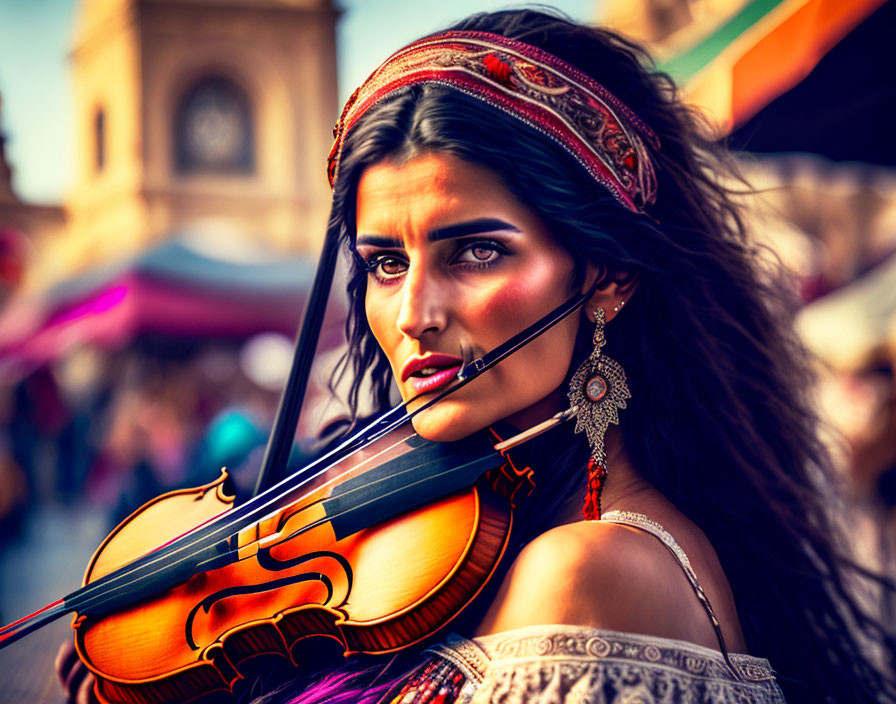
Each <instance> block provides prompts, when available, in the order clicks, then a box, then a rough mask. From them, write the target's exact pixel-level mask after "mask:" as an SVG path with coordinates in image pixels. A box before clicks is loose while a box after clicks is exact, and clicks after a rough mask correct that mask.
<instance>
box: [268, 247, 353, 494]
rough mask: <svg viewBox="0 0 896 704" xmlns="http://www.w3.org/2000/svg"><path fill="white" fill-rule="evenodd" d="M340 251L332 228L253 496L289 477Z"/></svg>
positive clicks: (315, 277)
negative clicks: (287, 474)
mask: <svg viewBox="0 0 896 704" xmlns="http://www.w3.org/2000/svg"><path fill="white" fill-rule="evenodd" d="M338 254H339V237H338V235H337V234H336V233H335V232H331V231H329V230H328V231H327V235H326V237H324V246H323V249H322V250H321V253H320V259H319V261H318V264H317V271H316V272H315V274H314V283H313V284H312V286H311V292H310V293H309V294H308V300H307V301H306V302H305V311H304V313H303V314H302V326H301V329H300V331H299V336H298V340H297V341H296V346H295V350H294V351H293V357H292V364H291V365H290V368H289V375H288V376H287V377H286V384H285V385H284V386H283V392H282V393H281V395H280V403H279V405H278V407H277V414H276V416H275V417H274V426H273V429H272V430H271V435H270V437H269V438H268V444H267V446H266V447H265V451H264V458H263V459H262V461H261V469H260V470H259V472H258V479H256V481H255V490H254V491H253V493H252V496H258V494H260V493H262V492H263V491H264V490H265V489H267V488H268V487H270V486H272V485H273V484H276V483H277V481H278V480H280V479H282V478H283V477H284V476H285V472H284V471H283V469H284V468H285V467H286V464H287V462H288V461H289V456H290V454H291V452H292V447H293V443H294V442H295V436H296V428H297V427H298V424H299V416H301V414H302V405H303V404H304V401H305V392H306V391H307V389H308V378H309V377H310V375H311V365H312V363H313V362H314V353H315V352H316V351H317V343H318V340H319V339H320V329H321V326H322V325H323V321H324V315H325V314H326V312H327V301H328V300H329V298H330V287H331V286H332V284H333V274H334V273H335V271H336V258H337V256H338Z"/></svg>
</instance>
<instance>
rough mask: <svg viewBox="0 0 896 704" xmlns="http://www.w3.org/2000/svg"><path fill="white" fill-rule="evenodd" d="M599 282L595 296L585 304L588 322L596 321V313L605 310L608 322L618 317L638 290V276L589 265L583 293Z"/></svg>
mask: <svg viewBox="0 0 896 704" xmlns="http://www.w3.org/2000/svg"><path fill="white" fill-rule="evenodd" d="M595 282H597V288H596V289H595V291H594V294H593V295H592V296H591V298H590V299H589V300H588V302H587V303H586V304H585V306H584V309H585V314H586V315H587V316H588V320H591V321H593V320H594V311H595V310H596V309H598V308H603V309H604V314H605V316H606V317H605V319H606V321H607V322H609V321H611V320H612V319H613V318H615V317H616V314H617V313H619V311H621V310H622V308H623V307H624V306H625V304H626V303H627V302H628V300H629V299H630V298H631V297H632V295H633V294H634V292H635V289H637V288H638V274H637V273H632V272H630V271H607V270H606V269H603V268H602V267H598V266H595V265H594V264H590V263H589V264H588V265H587V266H586V269H585V284H584V286H583V287H582V293H585V292H586V291H588V290H590V289H591V287H592V286H594V284H595Z"/></svg>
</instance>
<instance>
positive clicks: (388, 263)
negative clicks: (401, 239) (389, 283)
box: [366, 255, 407, 279]
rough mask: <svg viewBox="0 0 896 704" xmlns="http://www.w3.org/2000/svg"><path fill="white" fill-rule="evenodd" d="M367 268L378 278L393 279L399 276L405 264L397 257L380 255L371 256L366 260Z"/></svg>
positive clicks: (405, 266)
mask: <svg viewBox="0 0 896 704" xmlns="http://www.w3.org/2000/svg"><path fill="white" fill-rule="evenodd" d="M366 266H367V270H368V271H369V272H370V273H371V274H373V275H374V276H376V277H377V278H379V279H394V278H397V277H399V276H401V275H402V274H403V273H404V272H405V269H407V264H405V263H404V262H403V261H402V260H401V259H399V258H398V257H392V256H387V255H380V256H375V257H371V258H370V259H368V260H367V262H366Z"/></svg>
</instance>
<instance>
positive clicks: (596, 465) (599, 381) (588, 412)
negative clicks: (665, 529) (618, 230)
mask: <svg viewBox="0 0 896 704" xmlns="http://www.w3.org/2000/svg"><path fill="white" fill-rule="evenodd" d="M619 307H620V306H617V307H616V310H618V309H619ZM594 323H595V326H594V337H593V341H594V349H593V350H591V354H590V355H589V356H588V359H586V360H585V361H584V362H582V365H581V366H580V367H579V368H578V369H577V370H576V373H575V374H573V376H572V381H570V384H569V394H567V396H568V398H569V402H570V404H571V405H572V406H573V408H574V409H575V415H576V428H575V432H577V433H581V432H582V431H584V432H585V435H586V436H587V438H588V445H589V446H590V447H591V459H589V460H588V491H587V493H586V494H585V506H584V507H583V509H582V513H583V514H584V516H585V519H586V520H589V521H591V520H599V519H600V494H601V490H602V489H603V484H604V479H605V477H606V475H607V452H606V449H605V448H604V436H605V435H606V434H607V428H608V427H609V425H610V423H616V424H617V425H618V424H619V409H620V408H625V407H626V401H627V400H628V399H630V398H631V397H632V394H631V392H630V391H629V389H628V385H627V384H626V382H625V371H624V370H623V369H622V367H621V366H620V364H619V362H617V361H616V360H615V359H612V358H610V357H607V356H606V355H604V354H601V350H602V349H603V347H604V345H605V344H606V338H605V337H604V325H605V324H606V314H605V313H604V309H603V308H598V309H597V310H596V311H594Z"/></svg>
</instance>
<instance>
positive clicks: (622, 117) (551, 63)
mask: <svg viewBox="0 0 896 704" xmlns="http://www.w3.org/2000/svg"><path fill="white" fill-rule="evenodd" d="M420 84H437V85H444V86H447V87H449V88H453V89H455V90H458V91H460V92H462V93H465V94H467V95H470V96H472V97H474V98H477V99H479V100H481V101H483V102H484V103H487V104H488V105H491V106H492V107H494V108H497V109H498V110H501V111H503V112H505V113H507V114H508V115H511V116H513V117H515V118H517V119H519V120H521V121H522V122H525V123H526V124H527V125H529V126H531V127H533V128H535V129H537V130H538V131H539V132H541V133H543V134H545V135H546V136H548V137H550V138H551V139H553V140H554V141H556V142H557V143H558V144H560V146H562V147H563V148H564V149H566V151H567V152H569V153H570V154H571V155H572V156H573V157H574V158H575V159H576V160H577V161H578V162H579V163H580V164H581V165H582V166H584V167H585V169H586V170H587V171H588V173H590V174H591V175H592V176H593V177H594V178H595V180H597V181H598V182H600V183H602V184H603V185H604V186H606V188H608V189H609V190H610V192H611V193H612V194H613V195H614V196H615V197H616V199H617V200H618V201H619V202H620V203H622V204H623V205H624V206H626V207H627V208H628V209H629V210H632V211H634V212H636V213H640V212H642V208H643V207H644V206H645V205H648V204H650V203H653V202H654V200H655V198H656V176H655V174H654V171H653V165H652V164H651V161H650V156H649V155H648V153H647V149H646V147H645V145H644V141H643V140H647V141H648V142H649V143H650V144H651V145H653V146H654V147H658V146H659V142H658V140H657V138H656V135H654V133H653V132H652V131H651V130H650V128H649V127H647V126H646V125H645V124H644V123H643V122H642V121H641V120H640V119H639V118H638V116H637V115H635V114H634V113H633V112H632V111H631V110H629V109H628V108H627V107H626V106H625V105H623V104H622V103H621V102H620V101H619V100H618V99H617V98H616V97H615V96H613V95H612V94H611V93H610V92H609V91H608V90H607V89H606V88H604V87H603V86H602V85H600V84H599V83H597V82H596V81H594V80H593V79H592V78H591V77H589V76H588V75H586V74H585V73H583V72H582V71H579V70H578V69H577V68H575V67H574V66H570V65H569V64H567V63H566V62H564V61H561V60H560V59H558V58H557V57H556V56H553V55H552V54H549V53H547V52H546V51H543V50H541V49H539V48H537V47H534V46H531V45H529V44H524V43H523V42H519V41H516V40H514V39H508V38H506V37H502V36H499V35H497V34H490V33H487V32H445V33H443V34H437V35H433V36H431V37H426V38H424V39H421V40H419V41H416V42H414V43H413V44H410V45H408V46H407V47H405V48H404V49H401V50H400V51H398V52H396V53H395V54H393V55H392V56H390V57H389V58H388V59H386V61H385V62H384V63H383V64H382V65H381V66H380V67H379V68H378V69H377V70H376V71H374V72H373V74H372V75H371V76H370V77H369V78H368V79H367V80H366V81H365V82H364V84H363V85H362V86H361V87H360V88H358V89H357V90H356V91H355V92H354V94H353V95H352V97H351V98H349V100H348V102H347V103H346V105H345V108H344V109H343V111H342V116H341V117H340V118H339V122H338V123H336V127H335V129H334V131H333V133H334V136H335V138H336V141H335V142H334V144H333V148H332V149H331V150H330V157H329V163H328V173H329V177H330V185H331V186H332V185H333V183H334V182H335V181H336V174H337V171H338V168H339V158H340V156H341V153H342V145H343V142H344V140H345V136H346V135H347V134H348V133H349V131H350V130H351V129H352V127H353V126H354V125H355V124H356V123H357V121H358V120H359V119H360V117H361V116H362V115H364V113H366V112H367V110H369V109H370V108H371V107H372V106H373V105H375V104H376V103H378V102H379V101H381V100H383V99H384V98H386V97H387V96H389V95H390V94H391V93H392V92H393V91H396V90H399V89H402V88H405V87H407V86H411V85H420ZM642 138H643V139H642Z"/></svg>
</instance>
